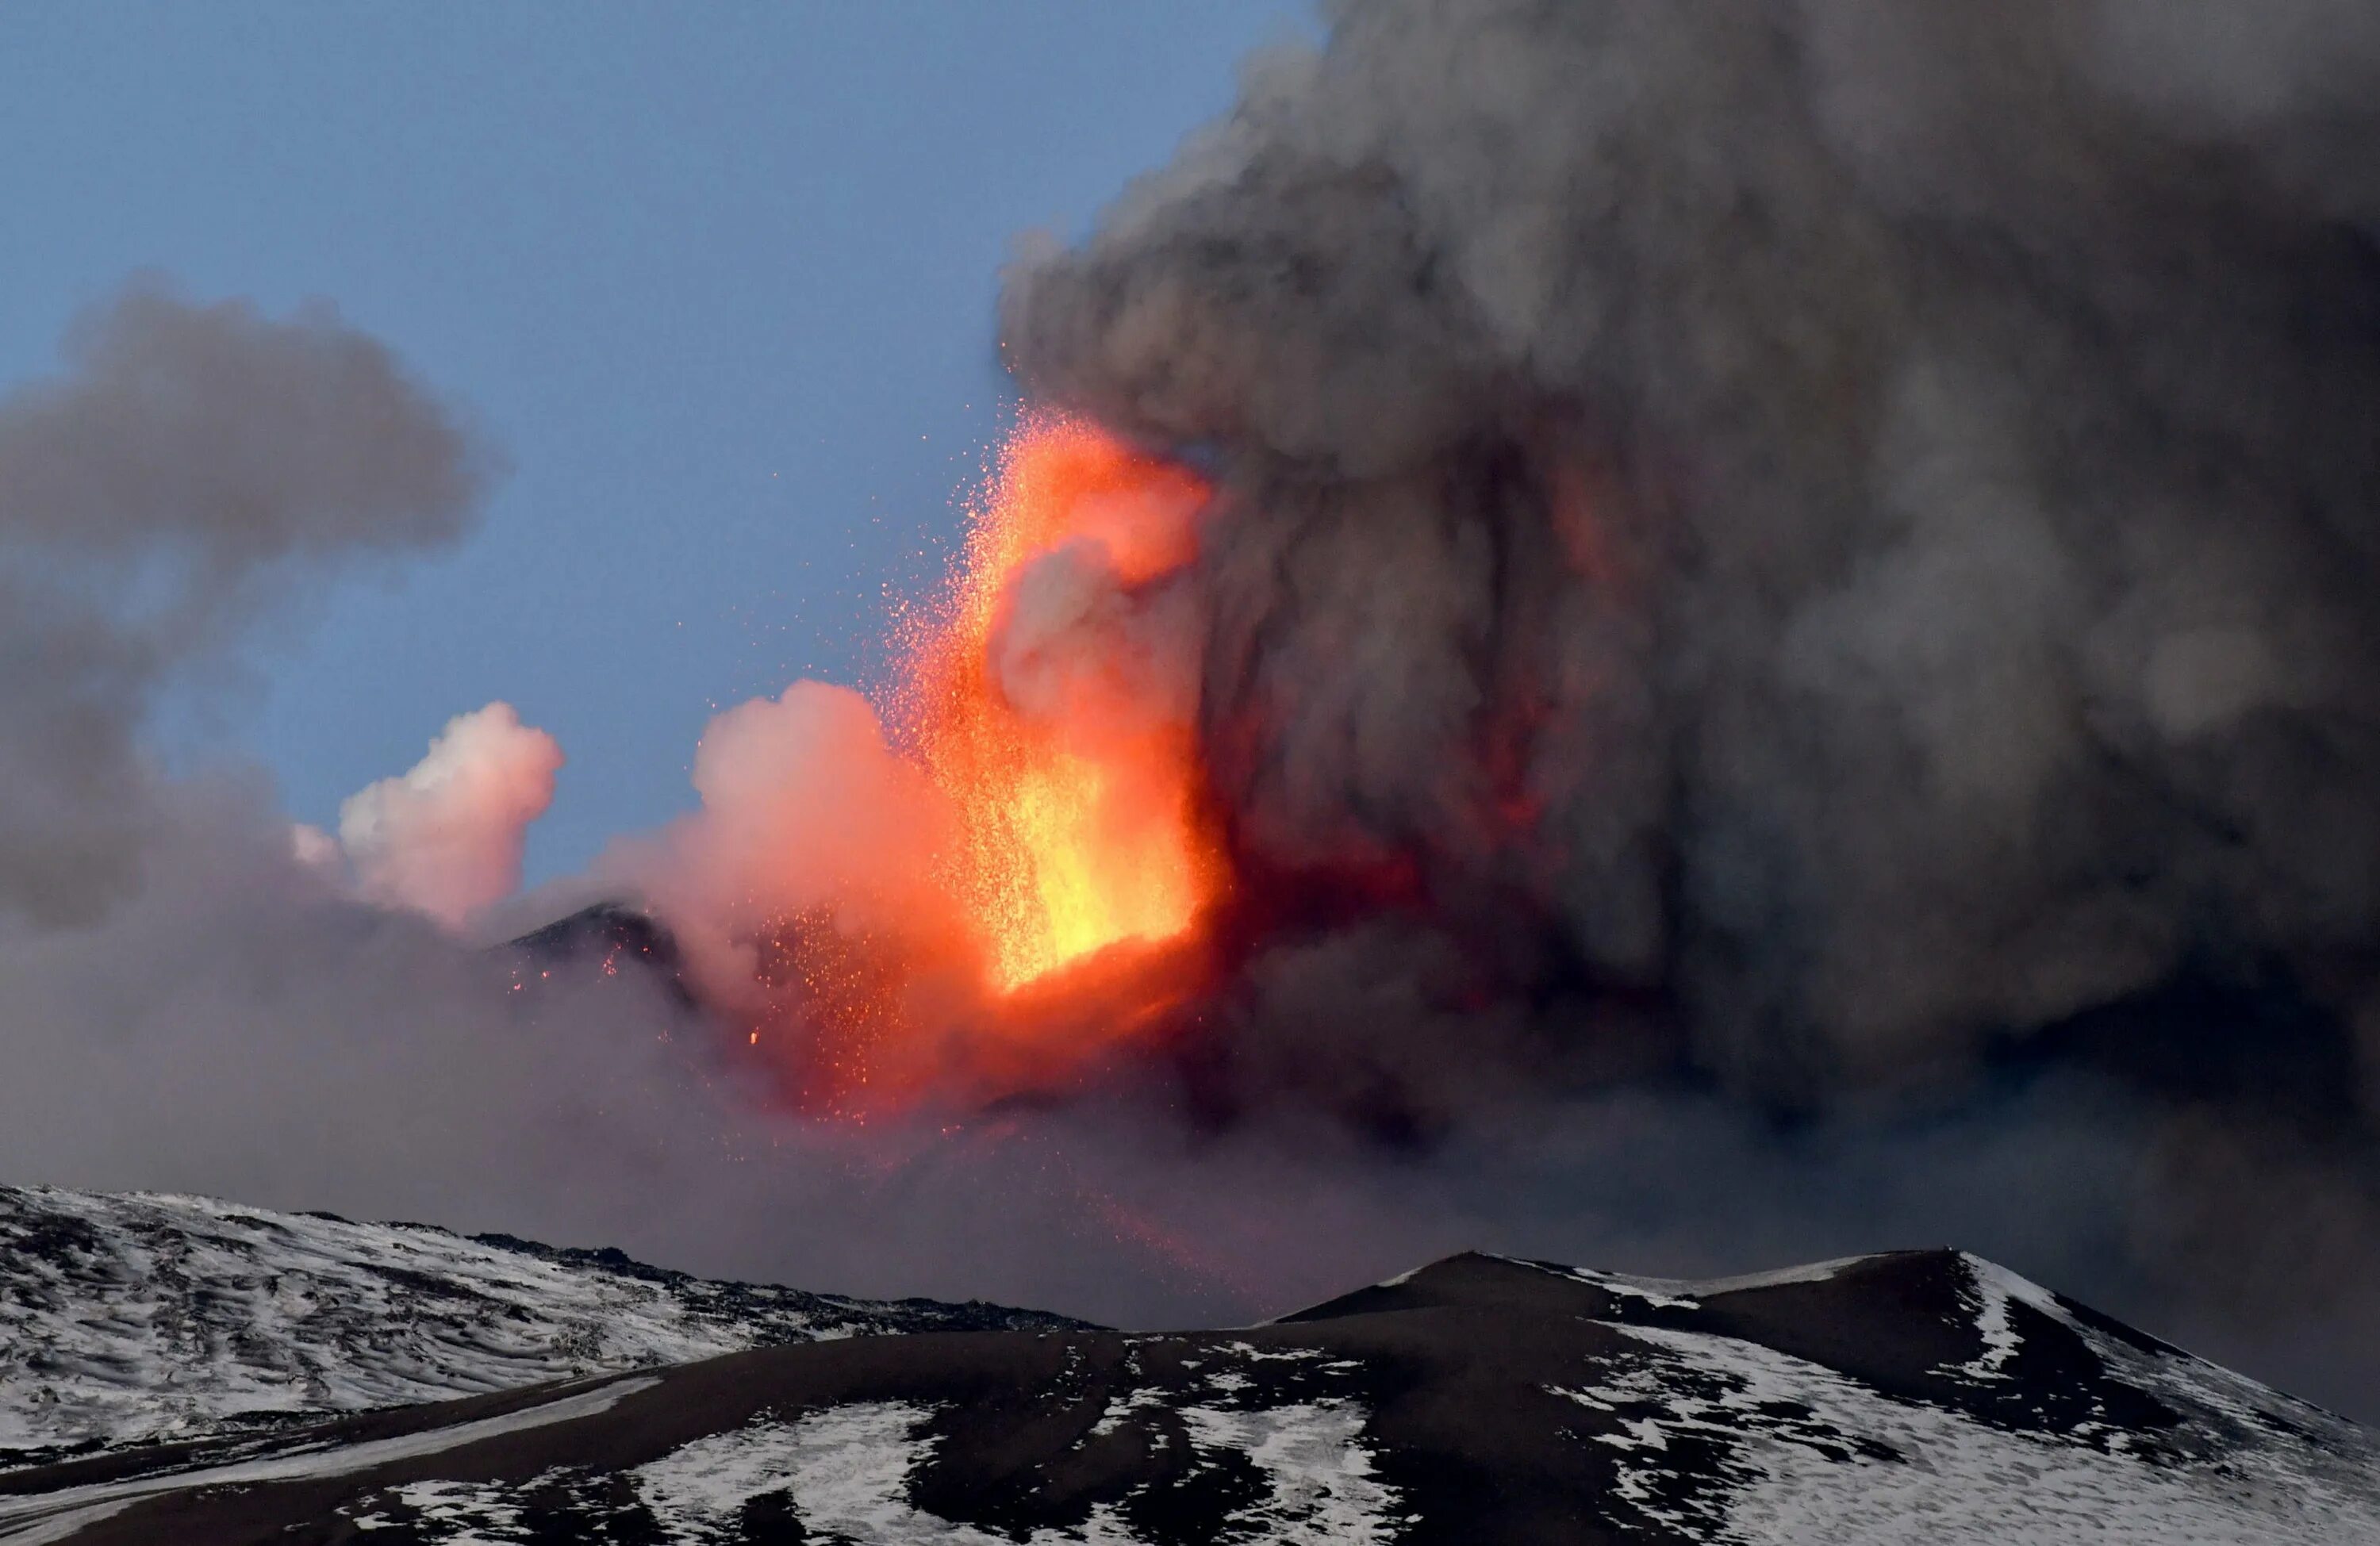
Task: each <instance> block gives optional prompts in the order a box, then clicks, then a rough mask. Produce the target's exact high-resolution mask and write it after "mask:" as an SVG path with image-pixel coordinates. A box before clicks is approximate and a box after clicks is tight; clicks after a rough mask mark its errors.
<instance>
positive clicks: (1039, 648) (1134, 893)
mask: <svg viewBox="0 0 2380 1546" xmlns="http://www.w3.org/2000/svg"><path fill="white" fill-rule="evenodd" d="M1207 494H1208V489H1207V487H1206V485H1205V484H1204V483H1203V482H1202V481H1201V480H1200V479H1199V478H1197V477H1196V476H1194V475H1193V474H1192V473H1190V472H1189V471H1188V470H1186V469H1184V468H1183V467H1181V466H1178V465H1173V464H1171V463H1167V462H1162V461H1160V460H1157V459H1155V458H1153V457H1149V456H1147V455H1143V454H1141V453H1137V452H1135V451H1134V450H1132V449H1131V448H1130V447H1128V446H1126V445H1123V443H1121V442H1119V441H1116V440H1115V439H1114V438H1112V437H1111V436H1110V435H1108V434H1106V433H1105V432H1104V431H1102V430H1100V429H1098V428H1096V427H1094V426H1092V425H1089V424H1087V423H1085V422H1083V421H1082V420H1079V419H1074V418H1068V417H1059V416H1054V415H1047V414H1043V415H1033V416H1029V417H1026V418H1025V419H1024V420H1022V421H1021V422H1020V423H1019V425H1018V426H1017V429H1016V430H1015V432H1014V434H1013V435H1012V436H1011V437H1010V439H1009V440H1008V441H1007V443H1006V444H1005V446H1004V447H1003V448H1002V452H1001V454H1000V456H999V459H998V464H997V469H996V473H995V476H994V477H992V479H991V480H990V485H989V487H988V488H987V489H985V490H984V491H983V493H982V494H981V495H980V496H979V498H978V499H977V501H976V503H975V506H974V508H973V509H972V510H971V511H970V519H969V523H968V528H967V535H966V541H965V550H964V554H963V558H962V562H961V564H960V566H959V568H958V570H957V572H956V574H954V575H953V579H952V582H951V584H950V586H949V589H948V591H947V592H946V594H945V595H944V596H943V597H942V598H941V601H940V603H939V605H937V606H935V607H933V608H931V609H929V610H926V611H924V612H922V613H920V614H917V615H916V616H914V617H912V618H911V619H910V620H909V622H908V624H907V626H906V628H905V635H906V636H905V646H906V647H905V655H904V658H903V670H902V674H901V682H900V684H899V686H898V687H897V689H896V691H895V693H894V694H893V699H894V701H893V703H892V705H891V707H892V714H891V716H890V718H891V719H892V722H893V724H894V725H895V727H896V729H897V731H898V732H899V733H900V735H901V736H902V738H903V739H904V740H905V742H906V743H907V745H908V747H909V748H910V750H911V751H912V752H913V754H914V755H916V756H917V758H918V759H919V760H920V761H921V763H922V764H923V766H924V767H925V768H926V769H927V771H928V773H929V776H930V778H931V779H932V781H933V783H934V785H935V786H936V787H937V788H938V789H939V790H940V791H941V793H942V794H943V796H944V797H945V798H946V799H947V801H948V803H949V804H950V807H951V809H952V810H953V813H954V814H955V817H956V819H955V822H954V830H955V832H956V834H957V837H956V839H955V840H954V843H953V850H952V852H947V853H945V854H944V855H943V856H942V861H941V866H942V869H943V871H944V874H943V876H941V878H942V880H943V882H944V884H945V885H946V886H947V887H948V888H949V889H950V891H951V893H952V895H953V896H954V897H955V898H956V899H958V900H959V902H960V905H961V907H962V909H963V910H964V911H965V913H966V915H967V917H968V919H969V920H970V922H971V923H972V924H973V926H974V928H975V930H976V931H977V934H978V935H979V936H980V941H981V945H982V948H983V951H984V959H985V963H986V969H987V971H988V972H989V974H990V980H991V984H992V986H993V987H994V988H995V989H996V990H998V991H1000V992H1002V993H1011V992H1014V991H1015V990H1018V989H1021V988H1023V987H1025V986H1026V985H1027V984H1033V983H1036V982H1038V981H1040V980H1042V979H1045V978H1047V977H1049V976H1050V974H1051V973H1053V972H1058V971H1059V970H1060V969H1061V968H1063V967H1067V966H1069V965H1071V964H1073V963H1075V962H1078V961H1082V960H1086V959H1087V958H1088V957H1091V956H1093V955H1096V954H1098V953H1099V952H1102V951H1105V950H1108V949H1110V948H1114V947H1119V946H1125V945H1135V944H1136V945H1142V946H1149V945H1158V944H1161V943H1164V942H1166V941H1170V940H1173V939H1176V938H1178V937H1179V936H1182V935H1184V933H1185V932H1186V931H1188V930H1190V929H1192V928H1193V927H1194V925H1195V924H1196V922H1197V920H1198V919H1199V917H1200V916H1201V914H1202V913H1204V912H1206V911H1207V910H1208V908H1209V907H1210V906H1211V904H1212V903H1213V902H1214V901H1215V900H1216V898H1217V897H1218V895H1219V894H1220V890H1221V888H1222V882H1223V877H1224V874H1225V869H1224V865H1223V864H1222V862H1221V859H1220V852H1219V850H1218V847H1217V845H1216V844H1215V843H1214V842H1212V841H1211V840H1210V839H1209V838H1208V834H1207V833H1206V831H1205V830H1204V829H1203V827H1202V824H1201V821H1200V819H1199V791H1200V779H1199V772H1198V762H1197V755H1196V737H1195V735H1194V732H1193V729H1192V724H1191V708H1192V701H1191V694H1192V691H1193V689H1192V687H1191V682H1192V680H1193V662H1192V661H1191V660H1190V659H1189V658H1187V657H1188V648H1189V640H1188V635H1187V632H1186V630H1185V629H1184V628H1183V627H1181V626H1179V625H1178V622H1177V620H1178V619H1181V618H1182V617H1183V608H1182V607H1181V605H1180V604H1179V602H1180V601H1181V599H1182V588H1181V587H1182V586H1183V584H1184V574H1185V571H1186V568H1187V565H1188V563H1189V561H1190V559H1191V557H1192V556H1193V551H1194V543H1195V536H1196V534H1195V530H1194V525H1193V523H1194V520H1195V517H1196V513H1197V511H1198V509H1199V507H1200V506H1201V505H1202V504H1203V503H1204V502H1205V501H1206V499H1207Z"/></svg>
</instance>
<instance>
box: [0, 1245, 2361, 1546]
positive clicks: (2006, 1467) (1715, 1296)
mask: <svg viewBox="0 0 2380 1546" xmlns="http://www.w3.org/2000/svg"><path fill="white" fill-rule="evenodd" d="M365 1532H369V1538H370V1540H372V1541H373V1542H375V1543H376V1546H388V1543H406V1542H421V1543H425V1546H427V1543H444V1546H465V1543H483V1542H497V1541H514V1540H519V1541H528V1540H540V1541H569V1540H608V1541H615V1542H636V1543H639V1546H724V1543H735V1542H742V1543H746V1546H759V1543H762V1542H774V1541H786V1540H836V1541H841V1542H845V1543H847V1546H895V1543H909V1542H918V1541H929V1540H930V1541H937V1542H942V1543H945V1546H996V1543H1000V1542H1025V1543H1027V1546H1095V1543H1096V1546H1188V1543H1194V1542H1196V1543H1203V1542H1208V1541H1218V1542H1220V1541H1248V1542H1253V1541H1273V1542H1302V1543H1309V1546H1324V1543H1336V1542H1375V1543H1386V1542H1390V1541H1399V1542H1413V1543H1416V1546H1425V1543H1430V1542H1448V1543H1454V1542H1460V1543H1463V1546H1475V1543H1480V1546H1484V1543H1493V1542H1564V1543H1568V1542H1594V1541H1632V1542H1633V1541H1647V1542H1651V1541H1658V1542H1700V1541H1711V1542H1736V1543H1777V1546H1786V1543H1792V1546H1801V1543H1804V1542H1814V1541H1818V1542H1827V1543H1828V1546H1866V1543H1879V1546H1880V1543H1884V1542H1893V1543H1899V1542H1904V1541H1913V1540H1923V1541H1926V1542H1945V1543H1976V1546H1981V1543H1986V1542H1988V1543H1991V1546H2034V1543H2042V1546H2053V1543H2054V1546H2083V1543H2091V1542H2103V1543H2113V1542H2128V1543H2130V1542H2137V1543H2141V1546H2148V1543H2151V1542H2154V1543H2156V1546H2191V1543H2197V1542H2210V1543H2214V1542H2230V1543H2240V1546H2245V1543H2249V1542H2255V1543H2258V1546H2356V1543H2359V1542H2380V1449H2376V1448H2375V1446H2374V1441H2373V1438H2372V1436H2371V1435H2370V1434H2368V1433H2366V1432H2364V1431H2362V1430H2361V1429H2358V1428H2356V1427H2355V1426H2354V1425H2352V1424H2350V1423H2348V1422H2346V1421H2344V1420H2342V1419H2338V1418H2336V1417H2333V1416H2331V1415H2329V1414H2327V1413H2325V1412H2322V1411H2319V1410H2317V1409H2315V1408H2313V1407H2308V1406H2306V1405H2304V1404H2302V1403H2301V1402H2297V1401H2293V1400H2291V1399H2289V1397H2286V1396H2283V1395H2277V1394H2276V1393H2275V1392H2273V1391H2270V1390H2267V1389H2265V1387H2263V1386H2260V1385H2258V1384H2256V1383H2253V1381H2249V1380H2246V1379H2243V1378H2240V1376H2238V1375H2235V1374H2232V1373H2230V1372H2228V1371H2224V1370H2222V1369H2218V1368H2216V1367H2214V1366H2213V1365H2210V1364H2207V1363H2204V1362H2203V1361H2201V1360H2199V1359H2193V1358H2191V1357H2190V1356H2189V1355H2187V1354H2184V1353H2181V1352H2180V1351H2178V1350H2176V1349H2174V1348H2171V1347H2166V1346H2165V1345H2163V1344H2161V1343H2158V1342H2156V1341H2155V1340H2154V1339H2152V1338H2149V1337H2146V1336H2143V1335H2140V1334H2139V1333H2137V1332H2133V1331H2131V1330H2130V1329H2129V1328H2127V1327H2124V1326H2122V1325H2120V1324H2119V1323H2115V1322H2113V1321H2109V1320H2107V1318H2105V1317H2103V1316H2100V1315H2097V1314H2095V1312H2093V1311H2091V1310H2088V1309H2086V1308H2084V1307H2083V1306H2081V1305H2077V1304H2075V1303H2073V1302H2072V1301H2070V1300H2067V1299H2064V1298H2060V1297H2058V1296H2057V1295H2055V1294H2051V1293H2049V1292H2047V1291H2046V1290H2045V1289H2042V1288H2040V1287H2037V1286H2034V1285H2033V1284H2031V1283H2028V1282H2026V1281H2024V1280H2023V1279H2022V1278H2020V1277H2017V1276H2016V1275H2014V1274H2010V1273H2008V1272H2006V1271H2004V1270H2002V1269H2000V1268H1998V1267H1996V1266H1994V1265H1992V1264H1991V1263H1989V1262H1982V1261H1979V1260H1977V1259H1975V1258H1973V1257H1970V1256H1964V1255H1961V1254H1959V1253H1957V1252H1952V1251H1922V1252H1906V1253H1899V1254H1893V1255H1886V1256H1876V1257H1863V1258H1857V1259H1853V1260H1851V1261H1845V1262H1828V1263H1823V1264H1820V1265H1817V1266H1814V1267H1805V1268H1799V1269H1794V1270H1791V1271H1788V1272H1781V1273H1770V1274H1761V1275H1759V1276H1755V1277H1746V1278H1736V1279H1730V1280H1724V1281H1719V1282H1711V1283H1675V1282H1664V1281H1657V1280H1650V1279H1643V1278H1630V1277H1621V1276H1616V1275H1612V1274H1601V1273H1594V1272H1588V1271H1585V1270H1581V1269H1575V1268H1569V1267H1560V1266H1554V1265H1550V1264H1547V1263H1541V1262H1514V1261H1508V1260H1504V1259H1501V1258H1495V1257H1485V1256H1476V1255H1474V1256H1463V1257H1456V1258H1452V1259H1450V1260H1449V1261H1446V1262H1439V1263H1437V1264H1436V1265H1434V1266H1431V1267H1427V1268H1424V1269H1422V1270H1420V1271H1418V1272H1415V1273H1412V1274H1406V1276H1404V1277H1403V1278H1401V1279H1397V1280H1394V1281H1392V1282H1390V1283H1387V1284H1382V1285H1379V1286H1376V1287H1372V1288H1366V1289H1363V1290H1360V1291H1358V1292H1356V1293H1354V1294H1351V1295H1348V1296H1346V1297H1345V1298H1341V1299H1337V1300H1334V1301H1331V1302H1330V1303H1329V1304H1325V1305H1320V1306H1317V1307H1316V1308H1314V1309H1313V1310H1306V1311H1304V1312H1302V1313H1300V1314H1298V1315H1294V1316H1291V1317H1288V1318H1286V1319H1285V1320H1283V1321H1281V1322H1279V1323H1274V1324H1271V1325H1268V1326H1261V1327H1255V1328H1249V1329H1244V1330H1238V1331H1228V1332H1211V1333H1187V1334H1178V1335H1123V1334H1119V1333H1111V1332H1094V1331H1071V1332H1070V1331H1039V1332H1029V1331H1028V1332H1001V1333H990V1334H985V1335H956V1336H918V1337H904V1336H894V1337H873V1338H848V1339H842V1340H836V1341H829V1342H820V1343H811V1344H806V1345H796V1346H786V1347H771V1348H763V1349H758V1350H755V1351H751V1352H746V1353H739V1354H736V1355H734V1356H732V1357H728V1358H724V1359H714V1360H711V1361H709V1362H704V1363H699V1364H693V1365H684V1366H679V1367H674V1368H667V1369H658V1370H652V1371H646V1372H644V1373H642V1374H639V1375H633V1376H626V1377H622V1378H619V1379H615V1380H613V1381H611V1382H609V1383H598V1384H595V1385H592V1386H588V1385H577V1386H570V1387H564V1388H557V1389H548V1390H542V1391H537V1392H528V1393H513V1394H510V1395H501V1396H493V1397H483V1398H480V1399H477V1400H473V1401H468V1402H463V1403H459V1404H455V1405H453V1406H449V1407H431V1408H420V1409H416V1410H412V1411H403V1412H394V1413H383V1414H378V1415H374V1416H371V1417H367V1418H362V1419H351V1420H349V1421H346V1422H345V1423H342V1424H338V1425H334V1426H333V1427H331V1428H328V1429H323V1430H317V1431H312V1432H310V1433H309V1434H306V1435H303V1436H299V1435H289V1436H286V1437H285V1438H282V1439H279V1440H276V1441H273V1442H272V1443H264V1444H259V1443H254V1442H250V1443H246V1444H237V1443H226V1444H223V1445H219V1446H217V1447H216V1448H215V1449H213V1450H212V1451H211V1452H208V1453H201V1454H196V1455H172V1454H164V1455H154V1454H152V1455H142V1454H140V1453H133V1454H126V1455H110V1456H103V1457H99V1458H96V1459H93V1460H89V1461H84V1462H80V1463H78V1464H74V1465H68V1466H60V1467H49V1468H46V1469H43V1470H38V1471H24V1472H18V1473H17V1474H15V1475H13V1476H7V1477H0V1541H6V1542H8V1543H9V1546H26V1543H30V1542H62V1541H73V1542H78V1543H79V1546H116V1543H145V1542H152V1541H157V1540H174V1541H176V1542H178V1543H181V1546H235V1543H238V1546H245V1543H248V1542H261V1541H268V1540H269V1541H275V1542H286V1543H298V1542H316V1541H319V1542H325V1543H328V1542H334V1541H346V1540H354V1539H358V1537H359V1536H360V1535H362V1534H364V1533H365Z"/></svg>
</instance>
